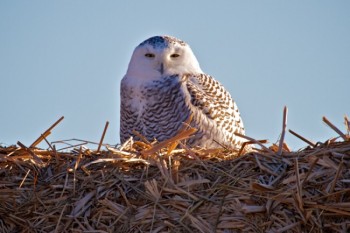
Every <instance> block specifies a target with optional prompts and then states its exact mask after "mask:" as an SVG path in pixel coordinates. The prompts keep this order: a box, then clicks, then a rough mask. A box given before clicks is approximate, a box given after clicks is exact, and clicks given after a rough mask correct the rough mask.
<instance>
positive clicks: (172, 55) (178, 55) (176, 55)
mask: <svg viewBox="0 0 350 233" xmlns="http://www.w3.org/2000/svg"><path fill="white" fill-rule="evenodd" d="M170 57H180V54H177V53H174V54H171V55H170Z"/></svg>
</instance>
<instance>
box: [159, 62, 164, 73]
mask: <svg viewBox="0 0 350 233" xmlns="http://www.w3.org/2000/svg"><path fill="white" fill-rule="evenodd" d="M158 71H159V73H160V74H163V73H164V64H163V63H161V64H160V68H159V70H158Z"/></svg>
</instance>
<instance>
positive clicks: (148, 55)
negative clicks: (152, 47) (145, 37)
mask: <svg viewBox="0 0 350 233" xmlns="http://www.w3.org/2000/svg"><path fill="white" fill-rule="evenodd" d="M145 57H155V55H154V54H153V53H146V54H145Z"/></svg>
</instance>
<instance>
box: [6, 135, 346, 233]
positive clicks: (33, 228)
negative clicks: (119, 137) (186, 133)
mask: <svg viewBox="0 0 350 233" xmlns="http://www.w3.org/2000/svg"><path fill="white" fill-rule="evenodd" d="M149 148H150V145H147V144H146V143H141V142H135V143H132V144H130V145H129V146H124V148H122V150H121V149H114V148H110V147H107V150H102V151H97V150H95V151H93V150H89V149H86V148H84V147H82V146H80V147H76V148H75V149H73V150H70V151H68V152H59V151H56V150H55V147H51V149H50V148H49V149H47V150H42V149H37V148H27V147H25V146H24V145H21V146H19V147H18V146H10V147H0V177H1V183H0V231H1V232H348V231H349V230H350V169H349V168H350V141H349V140H347V141H343V142H334V141H332V142H330V143H325V144H319V145H317V146H315V147H313V148H306V149H304V150H301V151H297V152H288V151H287V150H283V151H282V154H281V155H278V146H276V147H273V146H272V147H270V148H269V150H268V151H266V150H261V151H253V152H251V153H248V154H245V155H243V156H240V157H237V152H234V151H230V150H225V149H220V150H210V151H205V150H200V149H188V148H187V149H185V150H171V151H168V150H167V149H163V150H161V151H160V152H156V153H151V154H147V153H142V152H144V151H147V150H149ZM99 150H100V149H99Z"/></svg>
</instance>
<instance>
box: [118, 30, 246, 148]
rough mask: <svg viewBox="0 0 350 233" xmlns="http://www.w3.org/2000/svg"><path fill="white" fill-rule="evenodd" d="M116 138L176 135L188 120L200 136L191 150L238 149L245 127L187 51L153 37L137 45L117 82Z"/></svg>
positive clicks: (173, 42) (189, 141)
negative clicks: (124, 72) (119, 90)
mask: <svg viewBox="0 0 350 233" xmlns="http://www.w3.org/2000/svg"><path fill="white" fill-rule="evenodd" d="M120 116H121V117H120V139H121V142H122V143H123V142H125V141H126V140H127V139H129V138H130V137H131V136H133V137H134V138H136V139H139V138H138V137H137V136H136V135H134V133H133V132H134V130H135V131H137V132H139V133H140V134H142V135H143V136H145V137H146V138H147V139H148V140H150V141H153V140H154V139H157V140H158V141H164V140H166V139H169V138H171V137H173V136H175V135H176V134H177V133H178V132H179V130H180V129H181V128H182V127H183V123H184V122H186V121H187V120H188V119H189V118H190V116H192V121H191V123H190V125H191V126H192V127H194V128H196V129H198V131H197V132H196V133H195V134H194V135H193V136H192V137H190V138H189V139H187V141H186V143H187V145H189V146H200V147H205V148H217V147H220V146H222V145H223V146H226V147H229V148H234V149H239V148H240V147H241V145H242V143H243V141H244V139H242V138H240V137H237V136H236V135H235V134H234V133H235V132H238V133H240V134H244V127H243V122H242V119H241V117H240V113H239V111H238V108H237V105H236V103H235V102H234V101H233V99H232V98H231V95H230V94H229V93H228V92H227V91H226V90H225V88H224V87H223V86H222V85H221V84H220V83H219V82H218V81H216V80H215V79H214V78H213V77H211V76H210V75H207V74H205V73H203V71H202V70H201V68H200V66H199V63H198V61H197V59H196V57H195V55H194V54H193V52H192V50H191V48H190V46H189V45H188V44H187V43H185V42H184V41H182V40H179V39H177V38H174V37H171V36H154V37H151V38H149V39H147V40H145V41H144V42H142V43H141V44H139V45H138V46H137V47H136V48H135V50H134V52H133V54H132V57H131V60H130V63H129V66H128V69H127V72H126V74H125V76H124V78H123V79H122V81H121V112H120Z"/></svg>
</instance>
